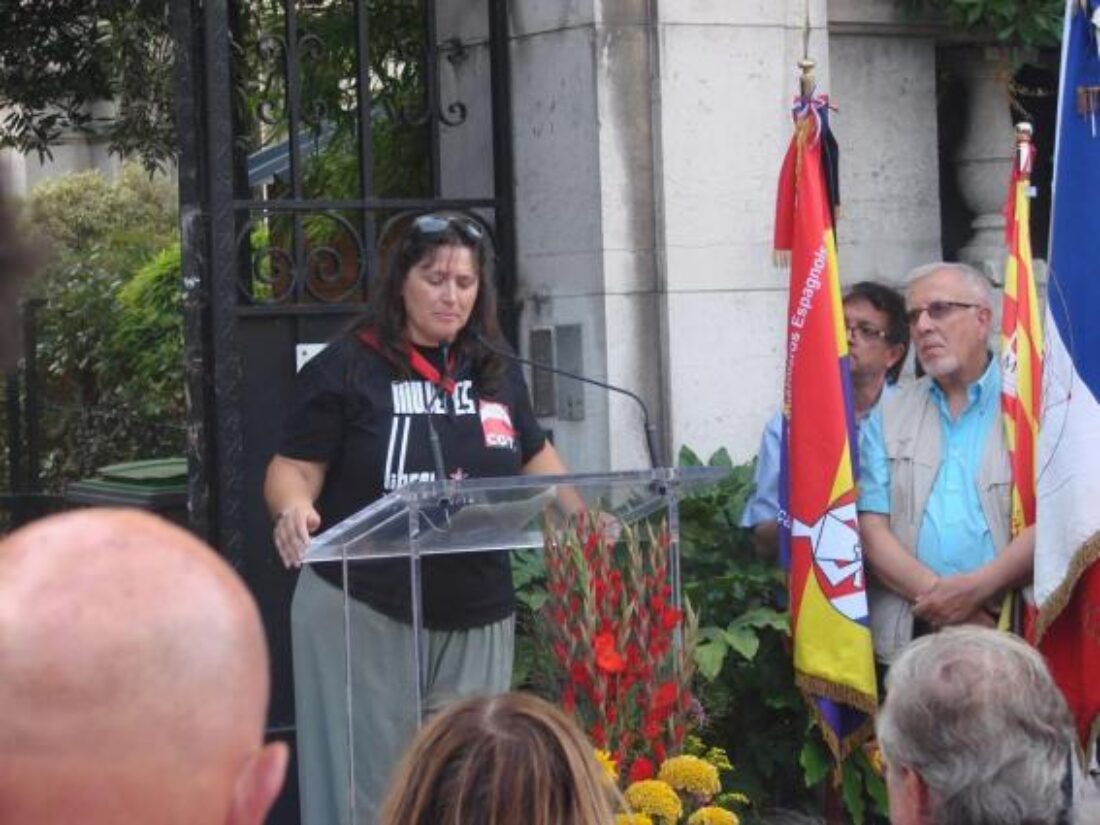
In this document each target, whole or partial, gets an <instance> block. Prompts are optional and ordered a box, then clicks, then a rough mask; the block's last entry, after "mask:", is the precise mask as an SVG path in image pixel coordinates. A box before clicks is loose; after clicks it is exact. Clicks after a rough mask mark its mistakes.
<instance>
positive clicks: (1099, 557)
mask: <svg viewBox="0 0 1100 825" xmlns="http://www.w3.org/2000/svg"><path fill="white" fill-rule="evenodd" d="M1097 561H1100V530H1098V531H1097V532H1095V533H1093V534H1092V535H1091V536H1090V537H1089V538H1088V539H1087V540H1086V541H1085V543H1084V544H1082V545H1081V547H1080V548H1079V549H1078V550H1077V552H1076V553H1075V554H1074V556H1073V559H1072V560H1071V561H1070V564H1069V568H1068V569H1067V571H1066V575H1065V577H1064V578H1063V579H1062V583H1061V584H1060V585H1058V587H1057V589H1056V590H1055V591H1054V592H1053V593H1052V594H1051V595H1050V598H1049V599H1047V600H1046V601H1045V602H1043V606H1042V607H1041V608H1039V615H1038V616H1037V617H1036V618H1035V646H1036V647H1038V646H1039V643H1040V642H1041V641H1042V640H1043V636H1044V635H1046V632H1047V631H1048V630H1049V629H1050V626H1051V625H1052V624H1054V621H1055V619H1057V618H1058V617H1059V616H1060V615H1061V614H1062V611H1063V610H1065V609H1066V606H1067V605H1068V604H1069V600H1070V599H1071V598H1072V597H1073V591H1074V590H1075V589H1076V588H1077V583H1078V581H1080V579H1081V576H1083V575H1084V574H1085V570H1087V569H1088V568H1089V566H1090V565H1092V564H1094V563H1096V562H1097Z"/></svg>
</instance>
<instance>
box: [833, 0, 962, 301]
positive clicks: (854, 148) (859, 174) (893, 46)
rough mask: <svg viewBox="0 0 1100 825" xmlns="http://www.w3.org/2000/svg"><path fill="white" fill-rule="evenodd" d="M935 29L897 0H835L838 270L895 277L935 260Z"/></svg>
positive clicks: (846, 274)
mask: <svg viewBox="0 0 1100 825" xmlns="http://www.w3.org/2000/svg"><path fill="white" fill-rule="evenodd" d="M936 31H937V30H936V28H935V27H934V26H932V25H931V24H930V23H921V21H919V20H918V21H914V20H913V19H912V17H910V16H908V15H906V14H904V13H903V12H902V11H901V9H900V8H899V7H898V4H897V3H896V2H894V0H885V1H883V0H873V2H872V1H871V0H833V2H831V3H830V4H829V55H830V63H831V66H832V70H833V73H832V77H833V85H832V88H831V89H830V90H829V91H830V97H831V99H832V101H833V103H834V104H835V105H836V107H837V110H838V111H837V112H836V114H835V115H834V117H833V119H832V125H833V131H834V132H835V134H836V138H837V141H838V142H839V143H840V193H841V208H840V214H839V216H838V218H837V243H838V258H839V263H840V277H841V280H842V282H844V283H846V284H850V283H854V282H855V281H863V280H874V281H881V282H884V283H892V284H899V283H900V282H901V280H902V279H903V278H904V276H905V274H906V273H907V272H908V271H909V270H910V269H912V268H913V267H915V266H919V265H921V264H925V263H929V262H931V261H936V260H939V259H940V258H941V257H942V256H943V253H942V238H941V233H940V193H939V181H940V171H939V153H938V137H937V132H938V130H937V124H936V41H935V34H936Z"/></svg>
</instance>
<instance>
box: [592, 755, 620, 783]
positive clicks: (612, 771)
mask: <svg viewBox="0 0 1100 825" xmlns="http://www.w3.org/2000/svg"><path fill="white" fill-rule="evenodd" d="M596 761H597V762H599V763H600V767H601V768H603V770H604V773H606V774H607V778H608V779H610V780H611V781H612V782H618V781H619V765H618V763H616V762H615V759H614V757H612V756H611V754H610V753H608V752H607V751H605V750H601V749H600V748H596Z"/></svg>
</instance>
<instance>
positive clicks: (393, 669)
mask: <svg viewBox="0 0 1100 825" xmlns="http://www.w3.org/2000/svg"><path fill="white" fill-rule="evenodd" d="M379 246H380V249H381V250H382V264H383V265H382V268H381V269H382V271H381V274H380V276H379V278H378V280H377V281H376V282H374V283H372V284H371V285H370V296H369V299H368V306H367V312H366V314H365V317H364V318H363V320H362V322H361V323H360V324H358V325H357V326H356V327H355V328H354V329H353V330H352V331H351V332H349V333H348V334H346V335H344V336H342V337H339V338H338V339H336V340H335V341H333V342H332V343H331V344H329V346H328V347H326V348H325V349H324V350H323V351H322V352H321V353H320V354H318V355H317V356H316V357H315V358H314V359H313V360H311V361H310V362H309V363H307V364H306V365H305V367H304V368H303V369H302V371H301V373H300V374H299V376H298V379H297V383H296V384H295V388H294V395H293V398H292V399H290V402H289V410H288V413H287V417H286V421H285V426H284V433H283V437H282V441H281V442H280V447H279V451H278V453H277V454H276V455H275V456H274V457H273V458H272V460H271V463H270V464H269V465H268V468H267V478H266V481H265V484H264V496H265V499H266V501H267V505H268V508H269V510H270V511H271V513H272V516H273V517H274V519H275V527H274V539H275V546H276V548H277V549H278V551H279V555H280V557H281V558H282V560H283V563H284V564H286V565H287V566H288V567H290V566H293V567H297V566H300V563H301V558H302V553H303V551H304V549H305V546H306V544H307V542H308V541H309V536H310V534H311V533H314V532H315V531H318V530H323V529H326V528H328V527H330V526H332V525H333V524H336V523H337V522H339V521H340V520H342V519H344V518H345V517H347V516H349V515H351V514H353V513H355V512H357V511H358V510H360V509H362V508H363V507H365V506H366V505H368V504H370V503H371V502H373V501H375V500H376V499H378V498H380V497H381V496H383V495H385V494H386V493H388V492H390V491H391V490H394V489H396V488H398V487H400V486H402V485H404V484H407V483H409V482H412V481H419V480H430V479H434V478H436V477H437V475H438V472H439V469H440V468H439V465H440V464H442V465H443V466H442V470H443V472H445V473H446V474H447V475H448V476H449V477H451V478H456V479H457V478H465V477H471V476H472V477H499V476H509V475H516V474H520V473H523V474H537V475H542V474H556V473H564V472H565V468H564V467H563V465H562V463H561V461H560V459H559V458H558V455H557V453H556V452H555V451H554V448H553V446H552V445H551V444H550V443H549V442H548V441H547V440H546V438H545V435H544V433H543V432H542V430H541V428H540V427H539V425H538V422H537V421H536V419H535V416H534V412H533V410H532V408H531V402H530V399H529V397H528V394H527V387H526V384H525V383H524V380H523V376H522V373H521V372H520V370H519V367H518V366H517V365H516V364H514V363H509V362H507V361H506V360H505V359H503V358H502V357H501V356H499V355H497V354H495V353H494V352H492V351H491V350H490V349H488V348H487V347H485V346H484V345H483V344H481V343H480V342H479V340H478V338H477V336H482V337H483V338H484V339H486V340H487V341H489V342H491V343H493V344H494V345H500V344H502V343H503V338H502V336H501V333H500V328H499V326H498V323H497V318H496V311H497V302H496V292H495V288H494V286H493V277H492V275H493V273H492V253H491V249H490V245H489V243H488V239H487V237H486V230H485V228H484V227H483V226H482V225H481V224H480V223H479V222H478V221H476V220H475V219H474V218H473V217H471V216H468V215H465V214H461V213H450V212H448V213H442V212H441V213H432V214H425V215H418V216H413V215H405V216H399V217H398V218H395V219H394V220H393V221H391V223H390V225H389V226H387V228H386V230H385V231H384V232H383V233H382V238H381V241H380V244H379ZM433 410H434V414H432V412H431V411H433ZM429 419H430V420H429ZM433 427H434V429H435V431H436V434H437V437H438V439H439V440H438V444H439V447H440V450H439V451H438V453H439V454H441V455H438V456H437V455H433V449H432V445H431V441H432V433H431V429H432V428H433ZM440 458H441V459H442V460H441V461H440V460H439V459H440ZM342 584H343V581H342V565H341V564H340V563H323V564H317V565H307V566H306V567H304V568H303V569H302V570H301V573H300V575H299V578H298V584H297V587H296V589H295V592H294V600H293V605H292V608H291V635H292V642H293V649H294V689H295V710H296V715H297V730H298V750H297V753H298V775H299V784H300V788H301V800H302V822H303V823H304V825H333V823H347V822H348V813H349V812H348V779H347V777H348V770H349V769H348V752H347V724H348V719H347V710H346V708H347V695H346V688H345V656H344V601H343V595H342V592H341V587H342ZM348 589H349V592H350V593H351V595H352V597H353V598H352V600H351V602H350V608H349V609H350V614H351V615H350V618H351V633H352V639H353V641H354V645H355V646H354V647H353V649H352V656H351V659H352V661H351V679H352V685H353V688H352V690H353V695H354V718H353V719H352V725H353V726H354V730H353V732H354V742H355V795H356V799H355V809H356V811H357V812H362V813H364V814H365V818H364V820H363V821H371V820H373V819H374V817H375V816H376V815H377V811H378V806H379V804H380V801H381V799H382V796H383V794H384V792H385V788H386V783H387V780H388V778H389V774H390V771H391V769H392V768H393V766H394V764H395V763H396V762H397V760H398V759H399V757H400V756H401V753H402V751H403V749H404V747H405V746H406V745H407V744H408V742H409V741H410V740H411V739H412V736H413V734H414V733H415V724H416V722H415V715H414V710H415V709H414V708H412V707H410V697H411V696H413V689H414V686H413V685H412V683H411V679H412V678H414V674H413V673H412V672H411V671H412V668H411V665H410V659H411V649H412V648H411V645H412V628H411V625H410V605H409V565H408V561H407V560H404V559H386V560H371V561H365V562H363V561H361V562H358V563H357V564H355V565H354V566H353V567H351V568H349V581H348ZM422 598H423V618H424V627H425V634H424V636H425V639H426V650H425V652H426V659H425V666H426V674H427V684H426V685H424V694H423V695H424V697H425V711H426V712H428V713H431V712H433V711H435V710H437V709H438V708H439V707H440V705H442V704H444V703H446V702H448V701H450V700H453V699H455V698H456V697H460V696H465V695H470V694H478V693H493V692H501V691H505V690H507V689H508V687H509V684H510V680H511V673H512V649H513V639H514V623H515V615H514V610H515V604H514V594H513V592H512V579H511V569H510V565H509V559H508V553H507V552H500V553H490V554H475V555H456V556H437V557H433V558H427V559H425V560H424V562H423V566H422Z"/></svg>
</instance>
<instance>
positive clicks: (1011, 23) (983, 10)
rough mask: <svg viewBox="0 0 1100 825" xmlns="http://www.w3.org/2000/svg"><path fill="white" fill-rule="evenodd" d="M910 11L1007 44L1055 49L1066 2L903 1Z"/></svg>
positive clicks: (1041, 0) (1059, 0)
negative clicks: (936, 15)
mask: <svg viewBox="0 0 1100 825" xmlns="http://www.w3.org/2000/svg"><path fill="white" fill-rule="evenodd" d="M901 2H902V3H903V4H904V5H905V6H907V7H908V8H910V9H914V10H916V9H920V8H932V9H937V10H939V11H941V12H943V14H944V15H945V16H946V18H947V21H948V22H949V23H950V24H951V25H952V26H958V27H961V28H964V29H985V30H987V31H989V32H991V33H992V34H994V35H995V36H996V38H997V39H998V40H1000V41H1002V42H1004V43H1007V44H1011V45H1019V46H1034V47H1042V46H1053V45H1055V44H1056V43H1058V41H1059V40H1061V38H1062V15H1063V14H1064V12H1065V8H1066V4H1065V3H1064V2H1063V0H901Z"/></svg>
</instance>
